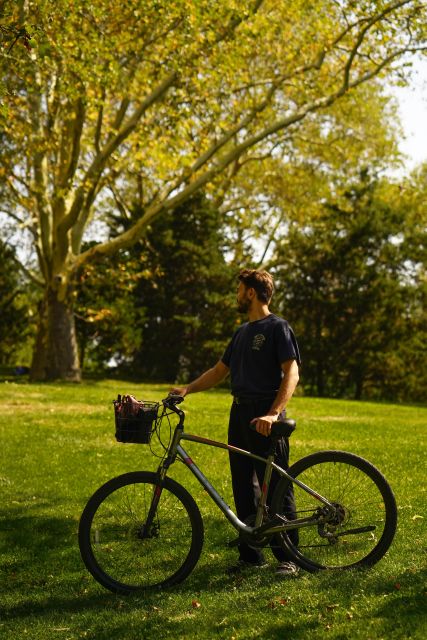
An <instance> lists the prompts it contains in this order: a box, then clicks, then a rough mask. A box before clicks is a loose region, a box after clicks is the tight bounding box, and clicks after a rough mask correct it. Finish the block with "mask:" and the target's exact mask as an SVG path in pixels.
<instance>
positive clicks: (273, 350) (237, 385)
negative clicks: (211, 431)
mask: <svg viewBox="0 0 427 640" xmlns="http://www.w3.org/2000/svg"><path fill="white" fill-rule="evenodd" d="M273 291H274V283H273V278H272V277H271V275H270V274H269V273H267V272H266V271H259V270H256V269H244V270H243V271H241V272H240V274H239V286H238V290H237V305H238V309H239V311H240V312H241V313H244V314H247V316H248V322H246V323H244V324H243V325H242V326H241V327H240V328H239V329H238V330H237V331H236V332H235V333H234V335H233V337H232V339H231V341H230V343H229V345H228V346H227V348H226V350H225V352H224V354H223V356H222V358H221V359H220V360H219V361H218V362H217V363H216V365H215V366H214V367H212V368H211V369H208V370H207V371H205V372H204V373H203V374H202V375H201V376H200V377H199V378H197V379H196V380H194V381H193V382H191V383H190V384H188V385H187V386H185V387H177V388H174V389H172V392H173V393H176V394H179V395H182V396H186V395H188V394H189V393H196V392H198V391H205V390H206V389H210V388H211V387H213V386H215V385H217V384H218V383H219V382H221V381H222V380H224V379H225V378H226V377H227V375H228V374H229V373H230V374H231V390H232V394H233V404H232V407H231V411H230V422H229V431H228V442H229V444H231V445H233V446H235V447H238V448H240V449H246V450H249V451H251V452H252V453H254V454H256V455H259V456H261V457H264V458H265V457H267V452H268V449H269V446H270V442H269V439H268V437H267V436H269V435H270V432H271V425H272V423H273V422H275V421H276V420H278V419H279V418H280V417H284V416H285V411H286V405H287V403H288V402H289V400H290V399H291V397H292V394H293V392H294V390H295V388H296V386H297V384H298V379H299V375H298V364H299V362H300V356H299V350H298V345H297V341H296V339H295V336H294V334H293V331H292V329H291V327H290V326H289V324H288V323H287V322H286V320H283V319H282V318H279V317H278V316H276V315H275V314H273V313H271V312H270V310H269V304H270V301H271V298H272V295H273ZM250 424H253V425H255V431H254V430H253V429H250V428H249V425H250ZM288 461H289V442H288V439H287V438H281V439H280V440H279V441H278V444H277V449H276V462H277V463H278V464H279V465H280V466H282V467H284V468H287V467H288ZM264 468H265V465H264V464H263V463H258V462H257V461H253V460H251V459H250V458H247V457H245V456H241V455H238V454H233V453H230V469H231V477H232V486H233V496H234V501H235V505H236V512H237V515H238V517H239V518H240V520H243V521H245V520H248V522H250V518H251V516H253V514H254V513H255V510H256V506H255V505H256V501H257V498H258V496H259V485H260V484H261V483H262V479H263V475H264ZM278 479H279V477H278V474H277V473H273V475H272V478H271V484H270V491H269V496H268V500H267V504H268V503H269V500H270V499H271V496H272V493H273V491H274V487H275V485H276V484H277V481H278ZM287 502H288V505H287V509H288V512H289V513H290V514H291V513H292V512H293V511H294V510H295V507H294V503H293V495H292V493H290V494H289V496H287ZM292 535H294V536H297V532H296V531H294V532H292ZM295 540H297V538H295ZM239 554H240V557H239V562H238V564H237V565H236V567H235V570H240V569H242V568H244V567H251V566H257V567H260V566H265V564H266V563H265V560H264V556H263V554H262V552H261V550H259V549H255V548H251V547H249V546H248V545H247V544H245V543H241V544H239ZM279 555H281V562H280V564H279V566H278V569H277V573H279V574H281V575H289V574H295V573H297V567H296V566H295V565H294V564H293V563H292V562H287V561H286V555H285V552H283V554H279Z"/></svg>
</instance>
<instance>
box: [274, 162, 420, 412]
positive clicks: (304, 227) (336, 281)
mask: <svg viewBox="0 0 427 640" xmlns="http://www.w3.org/2000/svg"><path fill="white" fill-rule="evenodd" d="M399 191H400V190H399V188H398V187H397V186H396V185H392V184H390V183H387V182H386V181H382V182H378V181H377V180H375V179H372V178H370V177H369V174H368V173H367V172H365V173H364V174H362V176H361V180H360V181H359V183H358V184H356V185H354V186H352V187H351V188H349V189H348V190H347V192H346V193H345V194H344V196H343V198H342V199H341V200H340V201H336V202H335V203H333V204H328V205H326V206H324V207H323V212H322V215H319V216H317V217H315V218H314V219H313V220H311V221H310V222H309V223H306V224H300V225H298V224H294V225H292V226H291V228H290V230H289V233H288V236H287V237H286V239H285V240H283V242H282V243H281V244H280V245H279V246H278V248H277V253H276V254H275V258H274V261H275V265H276V268H275V270H276V272H277V276H278V279H279V282H280V291H281V293H282V310H283V312H284V314H285V315H286V316H287V317H289V319H290V320H291V323H292V324H293V325H294V326H295V330H296V331H297V335H300V336H301V340H302V342H303V344H304V354H303V360H304V368H303V371H304V385H305V388H306V390H307V391H308V393H315V394H317V395H321V396H324V395H328V396H343V395H347V396H348V395H351V396H353V397H355V398H357V399H360V398H361V397H374V398H375V397H377V398H387V399H393V400H399V399H403V398H406V399H410V398H411V399H415V400H421V399H423V400H425V397H426V396H425V388H426V387H425V374H424V373H422V372H423V371H425V365H426V351H425V349H424V350H423V349H421V348H420V341H421V340H422V336H423V335H424V336H425V329H422V323H423V322H424V323H425V320H426V316H425V311H424V312H423V311H422V305H423V302H425V293H426V291H425V264H426V261H425V257H426V256H425V253H424V254H423V255H421V252H420V246H422V244H423V242H425V221H426V211H425V205H424V207H423V208H413V207H408V206H405V203H404V202H403V201H402V198H401V197H399ZM396 192H397V193H396ZM407 204H408V203H406V205H407ZM412 204H414V200H412ZM425 324H427V323H425Z"/></svg>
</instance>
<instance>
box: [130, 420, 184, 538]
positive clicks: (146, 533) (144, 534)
mask: <svg viewBox="0 0 427 640" xmlns="http://www.w3.org/2000/svg"><path fill="white" fill-rule="evenodd" d="M181 433H182V430H181ZM180 435H181V434H180V433H179V429H178V428H177V429H175V433H174V437H173V441H172V445H171V447H170V449H169V453H168V455H167V457H166V459H165V460H163V461H162V463H161V464H160V466H159V468H158V469H157V482H156V484H155V486H154V490H153V497H152V499H151V504H150V509H149V510H148V514H147V518H146V520H145V522H144V524H143V525H142V527H141V530H140V533H139V537H140V538H153V537H156V536H157V535H158V533H159V526H158V524H156V523H155V520H154V519H155V516H156V512H157V507H158V504H159V501H160V496H161V495H162V491H163V484H164V481H165V478H166V474H167V472H168V469H169V467H170V466H171V464H173V463H174V462H175V459H176V450H177V446H178V443H179V440H180Z"/></svg>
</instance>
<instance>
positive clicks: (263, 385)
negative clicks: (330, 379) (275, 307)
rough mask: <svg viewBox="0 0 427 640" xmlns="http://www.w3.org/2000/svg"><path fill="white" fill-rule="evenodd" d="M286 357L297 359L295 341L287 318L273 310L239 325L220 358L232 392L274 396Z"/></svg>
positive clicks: (297, 351)
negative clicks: (229, 378)
mask: <svg viewBox="0 0 427 640" xmlns="http://www.w3.org/2000/svg"><path fill="white" fill-rule="evenodd" d="M286 360H296V361H297V362H298V363H300V354H299V349H298V344H297V341H296V338H295V335H294V332H293V331H292V329H291V327H290V326H289V324H288V322H287V321H286V320H284V319H283V318H279V317H278V316H276V315H275V314H274V313H271V314H270V315H268V316H266V317H265V318H262V320H255V321H254V322H245V324H243V325H242V326H241V327H239V329H237V331H236V332H235V333H234V335H233V337H232V339H231V341H230V343H229V345H228V347H227V348H226V350H225V352H224V355H223V356H222V358H221V361H222V362H223V363H224V364H225V365H226V366H227V367H229V369H230V375H231V391H232V393H233V394H234V395H236V396H238V395H241V396H245V395H249V396H271V397H274V396H275V395H276V393H277V390H278V389H279V386H280V383H281V381H282V377H283V372H282V368H281V364H282V363H283V362H286Z"/></svg>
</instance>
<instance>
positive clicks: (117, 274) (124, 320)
mask: <svg viewBox="0 0 427 640" xmlns="http://www.w3.org/2000/svg"><path fill="white" fill-rule="evenodd" d="M142 268H143V265H142V264H141V263H140V261H138V260H136V259H135V257H134V256H132V255H130V253H129V252H119V253H118V254H116V255H115V256H113V258H111V259H109V260H106V259H105V258H104V259H100V260H98V261H97V262H96V263H95V264H93V263H92V264H88V265H85V266H84V267H82V269H81V271H80V273H79V276H78V283H77V287H76V289H77V290H76V294H77V296H76V298H77V300H76V308H75V316H76V332H77V340H78V345H79V352H80V362H81V365H82V367H83V368H84V370H85V371H86V372H90V371H92V372H97V373H99V372H100V371H103V370H104V371H105V370H106V369H107V367H108V366H109V365H110V366H114V365H115V366H117V365H119V366H120V364H121V363H122V362H123V361H125V362H126V361H128V360H129V358H130V357H131V356H132V354H133V353H134V351H135V349H137V348H138V346H139V345H140V343H141V334H142V326H143V322H144V318H145V309H144V307H143V306H141V305H140V304H137V300H138V298H137V295H136V294H137V286H138V282H139V280H140V279H141V278H142V277H143V273H142V272H141V269H142Z"/></svg>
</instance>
